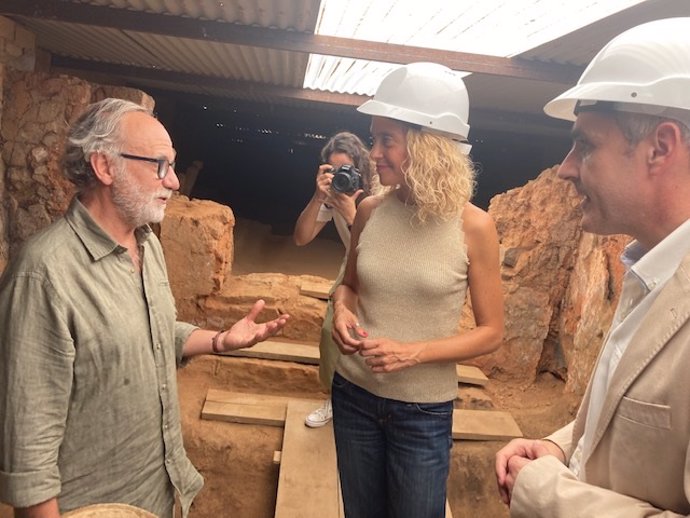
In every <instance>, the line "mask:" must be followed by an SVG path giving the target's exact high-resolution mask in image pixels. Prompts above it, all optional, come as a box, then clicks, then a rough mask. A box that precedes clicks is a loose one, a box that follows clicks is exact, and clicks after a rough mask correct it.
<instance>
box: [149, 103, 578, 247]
mask: <svg viewBox="0 0 690 518" xmlns="http://www.w3.org/2000/svg"><path fill="white" fill-rule="evenodd" d="M154 97H155V98H156V105H157V114H158V117H159V118H160V120H161V121H162V122H163V123H164V124H165V125H166V127H167V128H168V130H169V131H170V133H171V136H172V138H173V142H174V145H175V147H176V149H177V151H178V170H179V171H181V172H184V171H185V169H186V168H187V167H188V166H189V164H191V162H192V161H194V160H201V161H203V163H204V167H203V170H202V171H201V173H200V175H199V177H198V179H197V181H196V184H195V186H194V189H193V191H192V196H193V197H197V198H204V199H211V200H214V201H217V202H220V203H224V204H227V205H229V206H230V207H231V208H232V210H233V212H234V214H235V216H236V217H238V218H244V219H250V220H254V221H259V222H261V223H264V224H269V225H270V226H271V228H272V231H273V233H275V234H279V235H287V234H290V233H292V230H293V226H294V223H295V221H296V219H297V217H298V216H299V213H300V211H301V210H302V208H303V207H304V205H305V204H306V202H307V201H308V200H309V198H310V197H311V195H312V193H313V189H314V175H315V173H316V169H317V167H318V165H319V153H320V150H321V147H322V146H323V145H324V144H325V142H326V140H327V139H328V138H329V137H330V136H331V135H333V134H334V133H336V132H338V131H342V130H348V131H352V132H354V133H356V134H357V135H359V136H360V137H361V138H362V139H363V140H364V141H365V142H368V141H369V122H370V118H369V117H368V116H365V115H362V114H359V113H358V112H356V110H355V109H354V108H341V109H340V110H337V111H334V110H332V109H320V108H318V105H315V106H317V107H315V108H313V109H310V108H305V107H304V106H286V105H280V104H272V103H265V104H257V103H247V102H236V101H226V102H223V103H217V102H215V103H212V102H211V100H210V98H209V102H205V100H204V99H203V98H193V99H189V100H185V99H184V98H180V97H170V96H167V95H166V94H157V95H154ZM470 123H471V125H472V129H471V131H470V142H471V143H472V144H473V149H472V158H473V160H474V161H475V163H476V164H477V170H478V172H479V174H478V182H477V191H476V194H475V198H474V202H475V203H476V204H477V205H479V206H481V207H483V208H487V207H488V204H489V200H490V199H491V197H493V196H494V195H495V194H498V193H501V192H505V191H506V190H508V189H511V188H513V187H518V186H521V185H524V184H525V183H526V182H527V181H528V180H530V179H533V178H535V177H536V176H537V175H538V174H539V173H540V172H541V171H542V170H544V169H546V168H548V167H551V166H553V165H554V164H557V163H559V162H560V160H561V159H562V158H563V157H564V156H565V153H566V152H567V150H568V147H569V142H568V139H567V138H564V137H563V136H562V133H561V134H559V135H558V136H554V137H546V136H544V137H538V138H535V137H533V136H532V137H528V136H526V135H525V134H521V133H519V132H511V133H508V132H505V131H503V132H502V131H496V130H493V129H489V128H486V127H483V125H482V120H481V119H480V118H479V119H477V120H472V118H471V117H470ZM564 124H566V125H567V123H564ZM331 227H332V225H328V226H327V227H326V228H327V229H331ZM331 230H332V229H331ZM324 234H325V235H324V237H333V238H337V236H336V234H335V232H326V233H324Z"/></svg>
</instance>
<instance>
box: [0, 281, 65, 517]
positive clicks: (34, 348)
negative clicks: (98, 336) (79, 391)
mask: <svg viewBox="0 0 690 518" xmlns="http://www.w3.org/2000/svg"><path fill="white" fill-rule="evenodd" d="M62 308H63V304H62V302H61V301H60V300H59V298H58V296H57V294H56V293H55V291H54V290H53V289H52V287H51V285H50V283H49V282H48V281H47V280H46V279H45V278H43V277H42V276H41V275H40V274H37V273H25V274H16V275H14V276H9V275H7V276H5V277H4V278H3V279H2V281H1V282H0V393H1V394H2V396H0V426H1V427H2V437H1V438H0V500H2V501H5V502H7V503H9V504H10V505H12V506H15V507H26V506H30V505H34V504H38V503H41V502H43V501H46V500H49V499H50V498H53V497H56V496H57V495H58V494H59V493H60V490H61V483H60V472H59V469H58V453H59V450H60V445H61V443H62V440H63V437H64V431H65V426H66V421H67V412H68V407H69V398H70V392H71V390H72V379H73V363H74V356H75V350H74V344H73V341H72V339H71V336H70V333H69V330H68V326H67V325H66V318H65V315H64V312H63V310H62Z"/></svg>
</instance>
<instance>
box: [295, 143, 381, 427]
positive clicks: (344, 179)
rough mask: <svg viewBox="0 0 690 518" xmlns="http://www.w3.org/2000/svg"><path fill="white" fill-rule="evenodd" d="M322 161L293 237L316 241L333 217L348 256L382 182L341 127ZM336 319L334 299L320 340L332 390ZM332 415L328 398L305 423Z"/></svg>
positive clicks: (322, 373) (323, 370)
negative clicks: (362, 208) (362, 210)
mask: <svg viewBox="0 0 690 518" xmlns="http://www.w3.org/2000/svg"><path fill="white" fill-rule="evenodd" d="M321 162H322V165H321V166H319V169H318V171H317V172H316V189H315V191H314V195H313V196H312V197H311V200H309V203H308V204H307V206H306V207H305V208H304V210H303V211H302V213H301V214H300V216H299V218H298V219H297V224H296V225H295V232H294V234H293V238H294V240H295V244H296V245H297V246H304V245H306V244H308V243H311V241H313V239H314V238H315V237H316V236H318V235H319V232H321V230H323V228H324V227H325V226H326V223H328V222H329V221H331V220H333V222H334V223H335V228H336V229H337V230H338V235H339V236H340V239H341V240H342V242H343V245H345V257H347V250H348V248H349V246H350V227H351V226H352V222H353V221H354V219H355V213H356V212H357V203H358V202H359V201H360V200H361V199H362V198H363V197H364V196H368V195H369V194H372V191H374V190H376V188H377V187H378V186H379V183H378V179H377V178H376V177H375V176H374V174H373V173H372V171H373V167H372V164H371V162H370V160H369V150H368V149H367V147H366V146H365V145H364V143H363V142H362V141H361V140H360V139H359V137H358V136H357V135H355V134H353V133H349V132H341V133H337V134H336V135H334V136H333V137H331V138H330V140H329V141H328V142H327V143H326V145H325V146H324V147H323V149H322V150H321ZM343 166H345V167H343ZM363 195H364V196H363ZM344 264H345V262H344V260H343V265H342V266H341V268H340V273H339V274H338V278H337V279H336V281H335V283H334V285H333V288H332V289H331V292H333V291H334V290H335V287H336V286H338V284H340V281H341V279H342V277H343V271H344ZM332 321H333V305H332V303H331V301H330V300H329V301H328V309H327V311H326V316H325V318H324V321H323V326H322V328H321V340H320V342H319V352H320V356H321V360H320V362H319V378H320V379H321V383H322V384H323V386H324V387H326V388H327V389H328V390H329V391H330V389H331V382H332V381H333V372H334V371H335V364H336V361H337V360H338V356H339V354H340V353H339V351H338V347H337V346H336V345H335V343H333V339H332V337H331V323H332ZM332 415H333V411H332V409H331V400H330V398H328V399H327V400H326V401H325V402H324V404H323V406H321V407H320V408H317V409H316V410H314V411H313V412H312V413H311V414H309V415H308V416H307V418H306V420H305V424H306V425H307V426H309V427H312V428H316V427H320V426H324V425H325V424H327V423H328V422H329V421H330V420H331V417H332Z"/></svg>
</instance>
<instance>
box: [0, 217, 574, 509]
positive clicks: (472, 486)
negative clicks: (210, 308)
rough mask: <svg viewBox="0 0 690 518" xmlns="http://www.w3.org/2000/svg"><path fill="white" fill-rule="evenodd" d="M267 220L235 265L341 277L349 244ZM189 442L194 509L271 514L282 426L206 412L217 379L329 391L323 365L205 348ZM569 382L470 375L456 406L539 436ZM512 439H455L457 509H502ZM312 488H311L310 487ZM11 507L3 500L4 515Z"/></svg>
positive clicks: (563, 407)
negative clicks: (322, 380)
mask: <svg viewBox="0 0 690 518" xmlns="http://www.w3.org/2000/svg"><path fill="white" fill-rule="evenodd" d="M265 230H266V229H265V228H263V227H261V226H257V224H253V223H251V222H241V221H240V222H238V227H237V228H236V240H235V245H236V246H235V263H234V267H233V272H234V273H236V274H242V273H250V272H281V273H287V274H292V275H299V274H311V275H320V276H323V277H327V278H334V277H335V275H336V273H337V270H338V266H339V264H340V259H341V258H342V253H343V251H342V245H340V244H339V243H337V242H336V241H329V240H317V242H315V243H312V244H310V245H309V246H307V247H301V248H298V247H296V246H295V245H293V244H292V242H291V240H290V239H289V237H276V236H270V237H266V238H265V239H263V240H259V241H258V242H257V240H256V239H252V235H253V236H254V238H255V237H256V232H257V231H258V232H262V231H265ZM178 380H179V394H180V402H181V409H182V420H183V430H184V436H185V446H186V448H187V450H188V453H189V456H190V458H191V459H192V461H193V463H194V464H195V466H196V467H197V469H199V471H200V472H201V473H202V474H203V476H204V478H205V480H206V483H205V487H204V489H203V490H202V492H201V493H200V494H199V496H198V497H197V499H196V501H195V503H194V506H193V508H192V514H191V518H219V517H220V518H225V517H228V518H272V517H273V516H274V512H275V500H276V491H277V485H278V471H279V467H278V466H277V465H275V464H274V463H273V454H274V451H277V450H280V449H281V443H282V432H283V430H282V428H277V427H271V426H254V425H245V424H235V423H223V422H218V421H208V420H202V419H201V408H202V406H203V402H204V398H205V395H206V392H207V390H208V388H217V389H223V390H235V391H243V392H251V393H258V394H279V395H289V396H293V397H304V398H315V397H316V398H319V397H325V394H324V393H323V392H322V389H321V386H320V384H319V382H318V373H317V367H316V366H308V365H299V364H295V363H290V362H280V361H269V360H256V359H247V358H232V357H217V356H200V357H196V358H193V359H192V360H191V361H190V362H189V363H188V364H187V365H186V366H185V367H183V368H182V369H181V370H180V371H179V374H178ZM563 386H564V384H563V382H562V381H561V380H559V379H556V378H554V377H552V376H551V375H549V374H544V375H542V376H540V377H538V378H537V380H536V382H535V383H534V384H525V383H514V382H511V381H510V380H497V379H492V380H491V381H490V383H489V384H488V385H487V386H486V387H484V388H477V387H469V386H464V385H462V386H461V388H460V390H459V398H458V401H457V402H456V406H457V407H462V408H482V409H496V410H503V411H509V412H511V413H512V415H513V417H514V418H515V420H516V421H517V423H518V425H519V426H520V428H521V429H522V431H523V433H524V435H525V436H526V437H540V436H543V435H546V434H548V433H549V432H551V431H553V430H555V429H556V428H557V427H559V426H561V425H563V424H565V423H566V422H568V421H569V420H570V419H572V417H573V416H574V413H575V410H576V409H577V405H578V403H579V398H578V397H574V396H572V395H568V394H564V393H563ZM503 444H504V442H496V441H455V442H454V445H453V450H452V456H451V473H450V478H449V482H448V500H449V502H450V506H451V510H452V512H453V516H454V518H503V517H507V516H508V512H507V509H506V507H505V506H504V505H503V504H502V503H501V501H500V500H499V498H498V495H497V492H496V485H495V479H494V475H493V473H494V468H493V460H494V454H495V452H496V451H497V450H498V449H499V448H500V447H501V446H502V445H503ZM305 490H308V488H305ZM10 517H11V512H10V511H9V510H8V509H7V507H5V506H2V505H1V504H0V518H10Z"/></svg>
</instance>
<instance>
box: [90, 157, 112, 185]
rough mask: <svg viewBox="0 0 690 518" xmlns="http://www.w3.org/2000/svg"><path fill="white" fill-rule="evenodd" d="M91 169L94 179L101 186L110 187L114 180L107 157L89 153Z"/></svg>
mask: <svg viewBox="0 0 690 518" xmlns="http://www.w3.org/2000/svg"><path fill="white" fill-rule="evenodd" d="M89 162H90V164H91V168H92V169H93V172H94V175H95V176H96V179H97V180H98V181H99V182H101V183H102V184H103V185H111V184H112V183H113V180H114V175H113V167H114V166H113V164H111V163H110V161H109V159H108V156H107V155H106V154H105V153H100V152H96V153H91V158H90V159H89Z"/></svg>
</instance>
